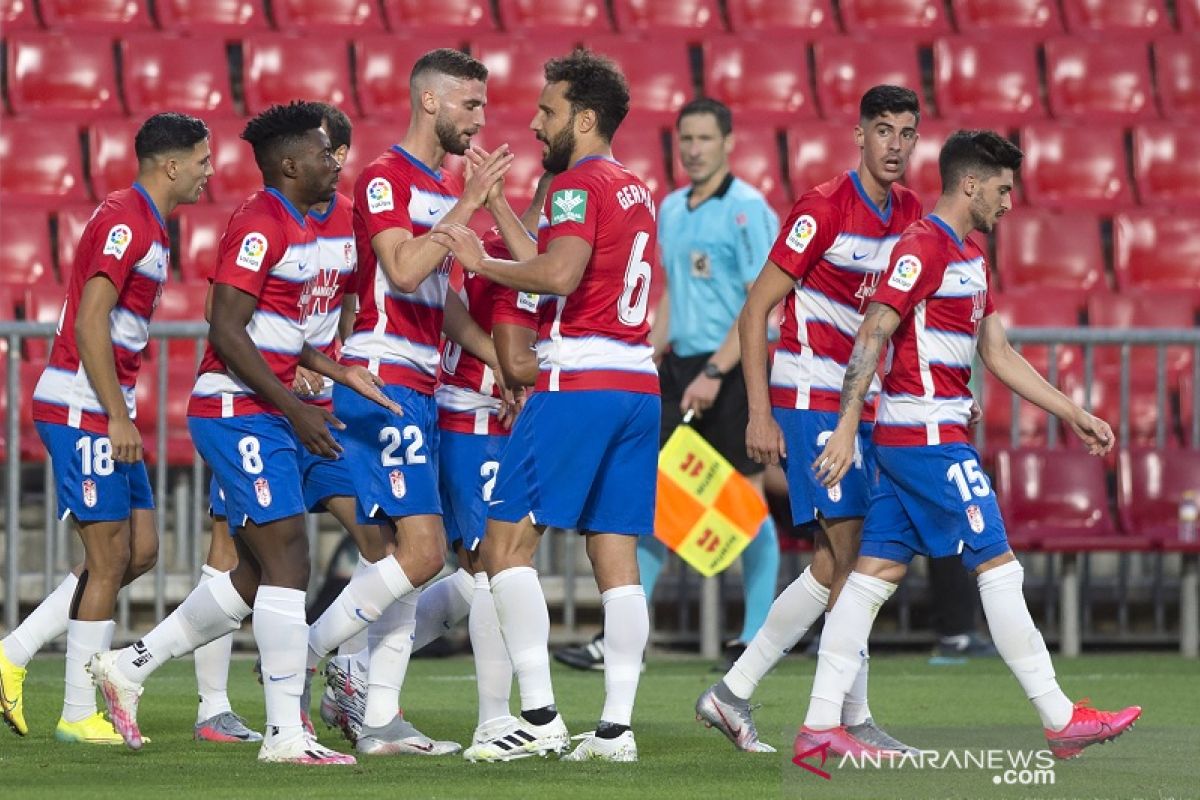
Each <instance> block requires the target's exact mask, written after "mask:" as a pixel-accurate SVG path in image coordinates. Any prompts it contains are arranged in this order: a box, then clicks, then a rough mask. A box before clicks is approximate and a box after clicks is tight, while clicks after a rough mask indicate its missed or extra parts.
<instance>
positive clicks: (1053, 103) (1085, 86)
mask: <svg viewBox="0 0 1200 800" xmlns="http://www.w3.org/2000/svg"><path fill="white" fill-rule="evenodd" d="M1046 83H1047V86H1048V90H1049V97H1050V111H1051V113H1053V114H1054V116H1056V117H1058V118H1060V119H1077V120H1079V121H1081V122H1088V123H1089V124H1090V123H1091V122H1093V121H1101V122H1104V121H1115V122H1134V121H1137V120H1141V119H1146V118H1149V117H1157V116H1158V109H1157V107H1156V106H1155V104H1154V85H1153V83H1151V81H1150V54H1149V51H1148V50H1147V47H1146V43H1145V42H1140V41H1136V40H1126V39H1102V40H1099V41H1087V40H1084V39H1079V38H1077V37H1065V36H1062V37H1058V38H1055V39H1051V40H1050V41H1048V42H1046Z"/></svg>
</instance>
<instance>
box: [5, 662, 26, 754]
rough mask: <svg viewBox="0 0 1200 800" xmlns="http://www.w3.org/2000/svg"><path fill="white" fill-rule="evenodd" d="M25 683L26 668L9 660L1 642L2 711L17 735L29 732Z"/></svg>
mask: <svg viewBox="0 0 1200 800" xmlns="http://www.w3.org/2000/svg"><path fill="white" fill-rule="evenodd" d="M24 683H25V668H24V667H18V666H17V665H16V664H14V663H13V662H11V661H9V660H8V656H7V655H5V653H4V645H2V644H0V711H2V712H3V713H4V721H5V722H7V723H8V727H10V728H12V729H13V731H14V732H15V733H16V734H17V736H24V735H25V734H27V733H29V726H28V725H26V724H25V702H24V700H23V699H22V686H23V685H24Z"/></svg>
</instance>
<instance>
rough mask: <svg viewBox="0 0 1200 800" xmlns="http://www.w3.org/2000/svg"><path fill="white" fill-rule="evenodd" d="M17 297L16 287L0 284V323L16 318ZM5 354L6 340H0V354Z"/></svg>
mask: <svg viewBox="0 0 1200 800" xmlns="http://www.w3.org/2000/svg"><path fill="white" fill-rule="evenodd" d="M0 247H3V245H0ZM17 297H18V292H17V289H16V287H13V286H9V285H7V284H0V322H12V321H13V320H15V319H16V318H17V304H18V300H17ZM6 352H8V339H0V353H6Z"/></svg>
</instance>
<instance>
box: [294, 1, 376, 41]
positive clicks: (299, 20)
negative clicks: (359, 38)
mask: <svg viewBox="0 0 1200 800" xmlns="http://www.w3.org/2000/svg"><path fill="white" fill-rule="evenodd" d="M271 15H272V17H273V18H274V20H275V27H276V28H278V29H279V30H281V31H288V32H289V33H292V32H294V33H309V34H315V35H319V36H326V35H329V34H335V35H339V34H340V35H345V34H359V33H370V32H372V31H382V30H383V17H382V15H381V14H380V13H379V5H378V4H377V3H375V2H374V0H271Z"/></svg>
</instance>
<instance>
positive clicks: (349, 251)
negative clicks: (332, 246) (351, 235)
mask: <svg viewBox="0 0 1200 800" xmlns="http://www.w3.org/2000/svg"><path fill="white" fill-rule="evenodd" d="M342 253H343V254H344V255H345V256H346V269H348V270H353V269H354V266H355V261H356V259H355V258H354V244H353V243H351V242H346V244H344V245H343V246H342Z"/></svg>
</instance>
